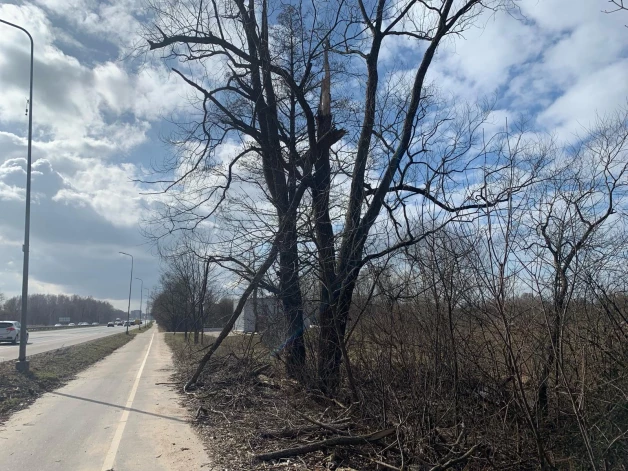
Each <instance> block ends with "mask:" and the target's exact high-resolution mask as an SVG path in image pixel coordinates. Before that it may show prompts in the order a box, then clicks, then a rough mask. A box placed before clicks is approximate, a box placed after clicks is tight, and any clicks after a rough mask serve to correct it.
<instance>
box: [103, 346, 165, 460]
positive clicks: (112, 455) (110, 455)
mask: <svg viewBox="0 0 628 471" xmlns="http://www.w3.org/2000/svg"><path fill="white" fill-rule="evenodd" d="M154 338H155V334H153V336H152V337H151V338H150V343H149V344H148V350H146V356H145V357H144V361H143V362H142V366H140V370H139V371H138V372H137V376H136V377H135V383H133V388H131V394H129V399H128V400H127V401H126V406H124V412H123V413H122V417H120V422H119V423H118V428H117V429H116V433H115V435H114V436H113V441H112V442H111V446H110V447H109V451H108V452H107V455H106V456H105V462H104V464H103V465H102V468H101V471H109V470H112V469H113V463H114V461H115V459H116V455H117V454H118V448H119V447H120V442H121V441H122V434H123V433H124V428H125V427H126V423H127V421H128V420H129V409H131V406H132V405H133V399H135V393H137V387H138V386H139V384H140V378H141V377H142V372H143V371H144V365H146V360H148V354H149V353H150V347H151V345H153V339H154Z"/></svg>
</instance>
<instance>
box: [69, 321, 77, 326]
mask: <svg viewBox="0 0 628 471" xmlns="http://www.w3.org/2000/svg"><path fill="white" fill-rule="evenodd" d="M68 327H76V324H75V323H74V322H70V323H69V324H68Z"/></svg>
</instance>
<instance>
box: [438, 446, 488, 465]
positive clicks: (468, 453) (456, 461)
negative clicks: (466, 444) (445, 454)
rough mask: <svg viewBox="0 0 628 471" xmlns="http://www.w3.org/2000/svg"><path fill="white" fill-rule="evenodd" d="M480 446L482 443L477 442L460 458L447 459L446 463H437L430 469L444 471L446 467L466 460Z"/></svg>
mask: <svg viewBox="0 0 628 471" xmlns="http://www.w3.org/2000/svg"><path fill="white" fill-rule="evenodd" d="M479 446H480V443H476V444H475V445H473V446H472V447H471V448H469V449H468V450H467V451H466V452H465V453H464V454H463V455H461V456H459V457H458V458H452V459H450V460H449V461H447V462H446V463H443V464H437V465H436V466H434V467H433V468H431V469H430V471H444V470H446V469H449V468H451V467H452V466H455V465H457V464H458V463H460V462H462V461H464V460H466V459H467V458H468V457H469V456H471V454H472V453H473V452H474V451H475V450H476V449H477V448H478V447H479Z"/></svg>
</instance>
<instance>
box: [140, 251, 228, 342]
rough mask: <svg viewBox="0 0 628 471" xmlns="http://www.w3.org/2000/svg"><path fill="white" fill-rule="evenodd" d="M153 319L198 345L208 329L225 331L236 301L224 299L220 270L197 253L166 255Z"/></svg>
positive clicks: (153, 309) (155, 299)
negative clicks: (217, 272)
mask: <svg viewBox="0 0 628 471" xmlns="http://www.w3.org/2000/svg"><path fill="white" fill-rule="evenodd" d="M163 258H164V259H165V260H166V263H165V266H164V270H163V273H162V275H161V278H160V282H159V287H158V289H157V291H156V293H155V294H154V295H153V298H152V303H151V305H152V316H153V318H154V319H155V320H156V321H157V322H158V323H159V325H161V326H162V327H164V328H165V329H166V330H167V331H168V332H184V333H185V335H186V337H187V335H188V334H190V339H193V340H194V343H198V342H199V340H200V339H201V338H202V332H203V330H204V328H205V327H208V328H222V327H223V326H224V325H225V323H226V322H227V320H228V319H229V317H230V316H231V313H232V312H233V300H231V299H229V298H226V297H222V296H221V293H222V291H223V289H222V288H221V286H220V285H219V283H218V281H217V279H216V268H215V267H214V265H213V264H211V263H210V262H209V261H208V260H207V259H203V258H202V257H201V256H199V255H198V254H195V253H193V252H189V251H188V252H183V253H177V254H176V255H172V256H168V257H166V256H164V257H163Z"/></svg>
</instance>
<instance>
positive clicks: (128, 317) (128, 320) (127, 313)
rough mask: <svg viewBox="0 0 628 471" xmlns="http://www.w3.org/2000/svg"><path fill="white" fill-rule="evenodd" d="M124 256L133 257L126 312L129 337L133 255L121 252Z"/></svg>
mask: <svg viewBox="0 0 628 471" xmlns="http://www.w3.org/2000/svg"><path fill="white" fill-rule="evenodd" d="M120 253H121V254H122V255H126V256H127V257H131V281H129V307H128V308H127V311H126V334H127V335H129V322H130V318H131V289H132V288H133V255H131V254H130V253H126V252H120Z"/></svg>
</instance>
